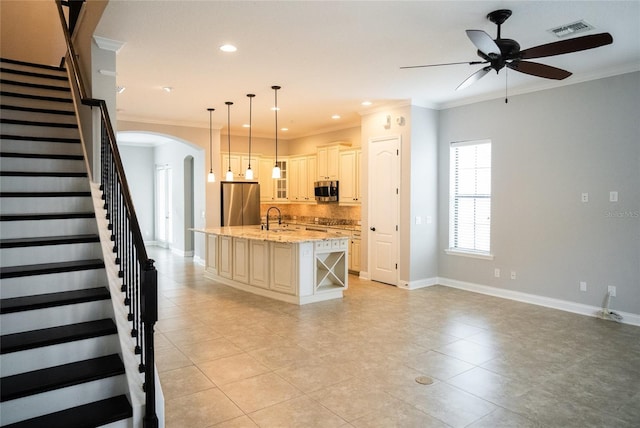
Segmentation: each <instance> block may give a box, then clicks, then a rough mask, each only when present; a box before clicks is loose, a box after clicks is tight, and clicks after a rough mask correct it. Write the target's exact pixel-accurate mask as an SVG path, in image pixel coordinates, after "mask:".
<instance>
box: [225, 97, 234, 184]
mask: <svg viewBox="0 0 640 428" xmlns="http://www.w3.org/2000/svg"><path fill="white" fill-rule="evenodd" d="M225 104H226V105H227V142H228V144H229V151H228V155H229V157H228V160H229V170H228V171H227V175H226V178H225V179H226V180H227V181H233V171H231V106H232V105H233V103H232V102H231V101H226V102H225Z"/></svg>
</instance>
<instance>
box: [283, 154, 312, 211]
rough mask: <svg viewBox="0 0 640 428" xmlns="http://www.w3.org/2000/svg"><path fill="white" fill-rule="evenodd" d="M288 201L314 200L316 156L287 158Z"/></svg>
mask: <svg viewBox="0 0 640 428" xmlns="http://www.w3.org/2000/svg"><path fill="white" fill-rule="evenodd" d="M288 167H289V201H290V202H305V203H306V202H315V196H314V186H313V182H314V181H315V180H316V176H317V173H316V156H313V155H311V156H295V157H291V158H289V165H288Z"/></svg>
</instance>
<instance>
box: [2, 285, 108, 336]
mask: <svg viewBox="0 0 640 428" xmlns="http://www.w3.org/2000/svg"><path fill="white" fill-rule="evenodd" d="M110 297H111V295H110V293H109V290H108V289H107V288H106V287H96V288H84V289H82V290H72V291H60V292H58V293H46V294H37V295H33V296H22V297H12V298H9V299H2V300H0V314H10V313H15V312H22V311H30V310H34V309H42V308H51V307H55V306H64V305H72V304H76V303H86V302H94V301H97V300H107V299H109V298H110ZM3 346H4V343H3Z"/></svg>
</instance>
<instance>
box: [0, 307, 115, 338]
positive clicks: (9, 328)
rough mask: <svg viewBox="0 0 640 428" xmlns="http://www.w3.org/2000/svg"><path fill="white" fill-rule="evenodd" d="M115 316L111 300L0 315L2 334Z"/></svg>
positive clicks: (0, 330)
mask: <svg viewBox="0 0 640 428" xmlns="http://www.w3.org/2000/svg"><path fill="white" fill-rule="evenodd" d="M111 317H113V306H112V305H111V301H109V300H100V301H96V302H85V303H77V304H75V305H67V306H56V307H53V308H44V309H36V310H33V311H24V312H16V313H11V314H2V315H0V320H2V325H1V326H0V332H2V334H12V333H21V332H23V331H29V330H38V329H41V328H49V327H58V326H61V325H66V324H75V323H80V322H85V321H95V320H99V319H104V318H111Z"/></svg>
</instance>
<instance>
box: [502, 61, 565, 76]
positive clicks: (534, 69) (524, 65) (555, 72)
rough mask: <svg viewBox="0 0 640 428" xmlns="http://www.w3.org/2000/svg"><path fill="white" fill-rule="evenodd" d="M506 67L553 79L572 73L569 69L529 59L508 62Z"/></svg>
mask: <svg viewBox="0 0 640 428" xmlns="http://www.w3.org/2000/svg"><path fill="white" fill-rule="evenodd" d="M507 67H509V68H510V69H512V70H515V71H519V72H520V73H524V74H530V75H532V76H538V77H544V78H546V79H554V80H562V79H566V78H567V77H569V76H571V74H572V73H571V72H570V71H567V70H563V69H561V68H556V67H551V66H550V65H545V64H539V63H537V62H530V61H513V62H511V63H510V64H507Z"/></svg>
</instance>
